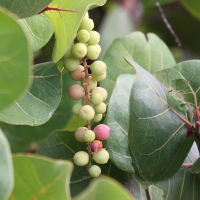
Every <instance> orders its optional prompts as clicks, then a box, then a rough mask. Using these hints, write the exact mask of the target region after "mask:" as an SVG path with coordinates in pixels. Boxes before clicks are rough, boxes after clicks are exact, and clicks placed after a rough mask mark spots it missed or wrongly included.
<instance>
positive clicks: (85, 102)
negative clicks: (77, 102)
mask: <svg viewBox="0 0 200 200" xmlns="http://www.w3.org/2000/svg"><path fill="white" fill-rule="evenodd" d="M81 104H82V105H87V99H82V101H81ZM92 105H93V104H92V103H91V102H90V106H92Z"/></svg>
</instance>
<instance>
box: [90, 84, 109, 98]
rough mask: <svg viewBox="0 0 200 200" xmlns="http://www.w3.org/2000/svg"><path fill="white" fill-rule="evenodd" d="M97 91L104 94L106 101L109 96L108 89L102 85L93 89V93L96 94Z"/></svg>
mask: <svg viewBox="0 0 200 200" xmlns="http://www.w3.org/2000/svg"><path fill="white" fill-rule="evenodd" d="M96 93H99V94H101V95H102V97H103V101H105V100H106V98H107V96H108V93H107V91H106V90H105V89H104V88H102V87H95V88H94V89H93V90H92V92H91V95H94V94H96Z"/></svg>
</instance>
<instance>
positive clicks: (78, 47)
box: [72, 43, 87, 58]
mask: <svg viewBox="0 0 200 200" xmlns="http://www.w3.org/2000/svg"><path fill="white" fill-rule="evenodd" d="M86 54H87V47H86V45H85V44H83V43H76V44H75V45H74V46H73V47H72V55H73V56H74V57H76V58H84V57H85V55H86Z"/></svg>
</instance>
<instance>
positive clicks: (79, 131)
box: [74, 127, 88, 142]
mask: <svg viewBox="0 0 200 200" xmlns="http://www.w3.org/2000/svg"><path fill="white" fill-rule="evenodd" d="M87 130H88V129H87V128H86V127H79V128H77V129H76V131H75V133H74V135H75V138H76V139H77V140H78V141H79V142H85V141H84V140H83V134H84V133H85V131H87Z"/></svg>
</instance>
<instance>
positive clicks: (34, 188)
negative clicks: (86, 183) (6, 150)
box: [9, 155, 73, 200]
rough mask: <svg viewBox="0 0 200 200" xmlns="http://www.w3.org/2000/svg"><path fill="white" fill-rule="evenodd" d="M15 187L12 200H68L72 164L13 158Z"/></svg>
mask: <svg viewBox="0 0 200 200" xmlns="http://www.w3.org/2000/svg"><path fill="white" fill-rule="evenodd" d="M13 163H14V172H15V187H14V190H13V193H12V194H11V196H10V198H9V199H10V200H13V199H41V200H43V199H59V200H67V199H71V198H70V191H69V181H70V175H71V172H72V168H73V166H72V163H71V162H67V161H62V160H58V161H56V160H52V159H47V158H44V157H41V156H23V155H17V156H14V157H13Z"/></svg>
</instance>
